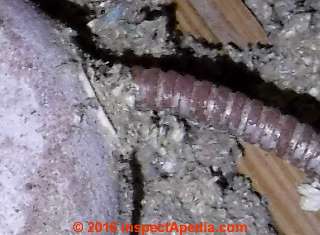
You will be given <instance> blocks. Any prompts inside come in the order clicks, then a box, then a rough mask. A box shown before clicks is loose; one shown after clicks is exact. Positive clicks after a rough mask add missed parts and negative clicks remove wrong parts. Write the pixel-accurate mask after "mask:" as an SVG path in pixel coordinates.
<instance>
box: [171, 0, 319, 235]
mask: <svg viewBox="0 0 320 235" xmlns="http://www.w3.org/2000/svg"><path fill="white" fill-rule="evenodd" d="M176 4H177V11H176V17H177V21H178V28H179V29H180V30H181V31H183V32H185V33H191V34H192V35H194V36H195V37H198V38H204V39H206V40H207V41H209V42H214V43H217V42H223V43H228V42H230V41H231V42H234V43H235V44H237V45H238V46H239V47H245V46H246V45H247V44H248V43H257V42H262V43H266V42H268V38H267V35H266V33H265V32H264V30H263V28H262V27H261V25H260V24H259V22H257V20H256V18H255V17H254V16H253V15H252V14H251V12H250V11H249V10H248V9H247V7H246V6H245V5H244V4H243V2H242V1H241V0H176ZM244 146H245V157H244V158H243V159H242V160H241V161H240V162H239V164H238V165H239V170H240V172H241V173H243V174H245V175H247V176H248V177H250V178H251V180H252V183H253V186H254V188H255V189H256V190H257V191H258V192H259V193H261V194H262V195H263V196H265V197H266V198H267V199H268V202H269V209H270V211H271V214H272V216H273V219H274V223H275V225H276V227H277V229H278V230H279V232H280V234H286V235H317V234H320V213H313V212H305V211H303V210H302V209H301V208H300V206H299V200H300V197H299V194H298V192H297V186H298V185H299V184H300V183H302V182H303V179H304V174H303V173H302V172H301V171H299V170H298V169H296V168H294V167H292V166H291V165H289V164H288V163H287V162H284V161H282V160H281V159H279V158H278V157H277V156H275V155H272V154H270V153H266V152H264V151H263V150H261V149H259V148H258V147H256V146H253V145H249V144H245V145H244Z"/></svg>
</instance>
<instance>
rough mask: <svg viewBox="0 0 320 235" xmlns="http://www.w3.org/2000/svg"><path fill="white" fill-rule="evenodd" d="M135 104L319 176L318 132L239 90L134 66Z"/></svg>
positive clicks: (191, 77) (319, 149) (188, 76)
mask: <svg viewBox="0 0 320 235" xmlns="http://www.w3.org/2000/svg"><path fill="white" fill-rule="evenodd" d="M132 74H133V78H134V82H135V84H136V85H137V87H138V89H137V94H136V107H137V108H138V109H142V110H147V109H152V110H157V111H160V110H169V111H170V112H171V113H173V114H176V115H179V116H181V117H183V118H186V119H189V120H195V121H198V122H200V123H204V124H208V125H212V126H213V127H215V128H217V129H220V130H228V131H229V132H230V133H231V134H233V135H235V136H237V137H239V138H241V139H243V140H244V141H246V142H249V143H251V144H257V145H259V146H260V147H261V148H262V149H264V150H267V151H273V152H275V153H276V154H277V155H278V156H280V157H281V158H283V159H285V160H288V161H289V162H290V163H291V164H293V165H294V166H296V167H298V168H300V169H303V170H304V171H305V172H306V173H307V174H309V175H317V176H319V175H320V143H319V140H320V139H319V135H318V134H317V133H316V131H315V130H314V129H313V128H312V127H311V126H309V125H307V124H303V123H300V122H298V121H297V119H296V118H294V117H292V116H289V115H283V114H281V113H280V111H278V110H277V109H275V108H271V107H267V106H264V105H263V104H262V103H261V102H259V101H257V100H253V99H250V98H248V97H246V96H245V95H244V94H242V93H239V92H232V91H231V90H230V89H228V88H226V87H223V86H219V87H217V86H215V85H214V84H213V83H211V82H208V81H197V80H196V79H195V78H194V77H193V76H190V75H181V74H179V73H177V72H174V71H168V72H164V71H162V70H160V69H158V68H151V69H143V68H141V67H134V68H133V69H132Z"/></svg>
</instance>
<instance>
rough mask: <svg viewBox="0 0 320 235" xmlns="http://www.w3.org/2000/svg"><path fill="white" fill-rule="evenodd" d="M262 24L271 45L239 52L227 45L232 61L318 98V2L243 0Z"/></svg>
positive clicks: (319, 45) (319, 62)
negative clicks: (241, 63)
mask: <svg viewBox="0 0 320 235" xmlns="http://www.w3.org/2000/svg"><path fill="white" fill-rule="evenodd" d="M245 3H246V4H247V5H248V7H249V8H250V9H251V10H252V11H253V13H254V14H255V15H256V16H257V18H258V19H259V21H260V22H261V23H262V25H263V26H264V29H265V30H266V32H267V33H268V37H269V39H270V41H271V44H272V46H271V47H264V48H256V47H254V48H252V49H251V50H245V51H243V52H239V51H236V50H234V49H231V48H230V51H229V52H230V55H231V56H232V57H233V58H234V60H235V61H243V62H245V63H246V64H247V65H248V67H250V68H252V69H257V70H258V71H259V72H260V74H261V77H262V78H263V79H265V80H267V81H272V82H274V83H275V84H277V85H278V86H279V87H281V88H289V89H293V90H295V91H296V92H298V93H307V94H310V95H311V96H313V97H315V98H316V99H318V100H320V80H319V72H320V21H319V19H320V2H319V1H314V0H306V1H300V0H245Z"/></svg>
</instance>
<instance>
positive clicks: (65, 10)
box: [33, 0, 320, 129]
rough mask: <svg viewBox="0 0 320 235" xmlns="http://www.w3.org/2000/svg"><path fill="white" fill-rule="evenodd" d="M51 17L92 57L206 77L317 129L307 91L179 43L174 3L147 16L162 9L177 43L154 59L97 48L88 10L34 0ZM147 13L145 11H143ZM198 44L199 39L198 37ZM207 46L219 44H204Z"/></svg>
mask: <svg viewBox="0 0 320 235" xmlns="http://www.w3.org/2000/svg"><path fill="white" fill-rule="evenodd" d="M33 2H35V3H37V4H38V5H39V7H40V8H41V9H42V10H43V11H45V12H46V13H47V14H48V15H49V16H50V17H52V18H54V19H56V20H58V21H60V22H61V23H63V24H65V25H66V26H68V27H71V28H72V29H74V30H75V31H77V33H78V36H76V37H75V38H74V42H75V43H76V44H77V46H78V47H79V48H80V49H81V50H82V51H83V52H84V53H86V54H89V55H90V56H91V57H92V58H93V59H96V60H102V61H108V62H109V63H111V64H112V63H122V64H125V65H127V66H133V65H141V66H144V67H160V68H162V69H164V70H170V69H171V70H176V71H178V72H181V73H183V74H185V73H188V74H191V75H194V76H196V77H197V78H198V79H199V80H209V81H212V82H213V83H215V84H217V85H224V86H226V87H229V88H231V89H232V90H233V91H239V92H242V93H244V94H245V95H247V96H248V97H250V98H255V99H258V100H260V101H262V102H264V103H265V104H266V105H268V106H273V107H275V108H278V109H280V110H281V112H282V113H284V114H290V115H292V116H295V117H296V118H297V119H298V120H300V121H301V122H304V123H308V124H310V125H311V126H313V127H315V128H316V129H320V103H319V102H318V101H317V100H316V99H315V98H313V97H312V96H310V95H308V94H298V93H296V92H295V91H293V90H289V89H287V90H281V89H280V88H278V87H277V86H276V85H274V84H273V83H270V82H266V81H264V80H262V79H261V77H260V76H259V73H258V72H257V71H250V70H249V69H248V68H247V67H246V66H245V65H244V64H242V63H235V62H233V61H232V60H231V59H230V58H229V57H228V56H218V57H217V58H216V59H215V60H212V59H210V58H208V57H206V56H203V57H200V58H199V57H195V56H194V52H193V51H192V49H182V48H181V47H180V46H179V42H180V40H179V32H177V31H175V30H174V28H175V27H174V26H175V24H176V22H175V18H174V9H175V8H174V6H169V7H168V6H164V7H163V10H162V11H156V12H149V13H150V14H151V15H149V16H148V14H147V17H149V18H155V17H157V16H160V14H159V12H163V14H166V15H167V16H168V18H169V24H168V30H170V32H172V36H171V40H172V41H173V42H175V43H176V47H177V48H176V49H177V54H176V55H169V56H163V57H161V58H154V57H152V56H151V55H143V56H136V55H134V54H133V52H132V51H126V52H125V53H124V55H123V56H117V55H115V53H113V52H112V51H110V50H108V49H104V48H97V47H96V45H95V43H94V41H93V39H94V38H95V35H94V34H92V33H91V31H90V30H89V28H87V26H86V24H87V22H88V21H89V20H90V10H89V9H87V8H84V7H80V6H78V5H76V4H74V3H72V2H69V1H66V0H55V1H53V0H33ZM145 11H146V12H148V10H145ZM199 42H200V43H202V42H203V41H202V42H201V40H199ZM203 45H204V46H206V47H209V48H216V47H219V45H213V44H210V43H207V42H206V43H203Z"/></svg>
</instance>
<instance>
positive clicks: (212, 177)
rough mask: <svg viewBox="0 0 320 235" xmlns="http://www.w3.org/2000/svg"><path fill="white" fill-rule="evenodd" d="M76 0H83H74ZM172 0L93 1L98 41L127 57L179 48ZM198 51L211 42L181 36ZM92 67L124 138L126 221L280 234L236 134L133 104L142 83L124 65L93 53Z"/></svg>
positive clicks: (123, 211)
mask: <svg viewBox="0 0 320 235" xmlns="http://www.w3.org/2000/svg"><path fill="white" fill-rule="evenodd" d="M74 2H76V1H75V0H74ZM169 3H170V1H156V0H153V1H151V0H149V1H147V0H145V1H142V0H139V1H121V2H120V3H119V2H118V1H98V2H97V1H95V2H94V3H93V2H92V1H91V2H89V3H86V5H87V6H88V7H89V8H90V9H91V11H92V12H94V14H95V17H93V19H91V21H90V22H89V23H88V26H89V28H90V30H91V31H92V32H93V34H94V35H95V38H94V40H95V43H96V45H97V46H98V47H99V48H103V49H107V50H110V51H112V52H113V53H114V54H117V55H118V56H120V58H121V56H125V54H126V53H127V52H128V50H129V51H130V52H131V53H133V54H135V55H138V56H139V55H146V54H147V55H151V56H153V57H162V56H167V55H174V54H175V53H176V45H175V43H174V41H173V40H172V38H171V36H172V35H170V31H169V28H170V25H169V19H168V16H167V15H165V14H163V13H164V12H165V9H167V7H168V4H169ZM181 47H188V48H189V49H190V50H192V51H194V52H195V55H194V56H199V57H201V56H203V55H207V54H210V56H209V58H214V57H215V56H216V55H217V54H218V51H217V50H208V49H205V48H204V47H203V46H202V44H201V43H198V42H195V41H194V40H193V39H190V38H188V37H186V38H184V39H183V40H182V42H181ZM84 67H85V70H86V73H87V75H88V77H89V79H90V81H91V84H92V85H93V87H94V89H95V92H96V95H97V97H98V99H99V101H100V103H101V104H102V105H103V106H104V108H105V111H106V113H107V115H108V116H109V118H110V120H111V122H112V124H113V126H114V128H115V130H116V132H117V134H118V137H119V139H120V143H121V148H119V150H118V152H117V153H116V154H117V156H118V161H119V164H118V171H119V173H120V184H121V185H120V188H121V194H120V195H121V196H120V202H121V206H120V208H121V209H120V210H121V211H120V213H121V218H120V219H121V220H122V221H126V222H129V223H130V222H131V223H163V222H169V221H172V220H174V221H176V222H178V223H182V224H185V223H190V224H191V223H199V222H201V221H205V222H208V223H214V224H222V223H245V224H247V225H248V227H249V233H248V234H276V232H275V231H274V229H273V227H272V225H271V224H272V221H271V217H270V214H269V212H268V210H267V203H266V201H265V199H264V198H262V197H261V196H259V195H258V194H256V193H255V192H254V191H253V190H252V187H251V185H250V182H249V180H248V179H247V178H245V177H244V176H241V175H239V174H238V173H237V169H236V161H237V160H238V159H239V158H240V157H241V155H242V152H241V150H240V148H239V145H238V143H237V140H236V139H235V138H233V137H232V136H230V135H229V134H228V133H225V132H221V131H218V130H214V129H212V128H210V127H208V126H202V125H199V124H198V123H193V122H190V121H188V120H182V119H180V118H179V117H176V116H172V115H169V114H168V113H167V112H166V111H162V112H159V113H155V112H153V111H144V112H143V111H139V110H136V109H135V107H134V102H135V101H134V93H135V92H136V87H135V86H134V84H133V82H132V77H131V73H130V68H129V67H127V66H126V65H125V64H121V63H119V61H118V62H114V61H109V62H108V61H105V60H99V59H96V58H92V57H91V56H90V55H88V56H86V60H85V62H84Z"/></svg>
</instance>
